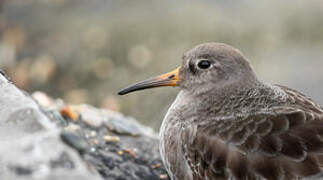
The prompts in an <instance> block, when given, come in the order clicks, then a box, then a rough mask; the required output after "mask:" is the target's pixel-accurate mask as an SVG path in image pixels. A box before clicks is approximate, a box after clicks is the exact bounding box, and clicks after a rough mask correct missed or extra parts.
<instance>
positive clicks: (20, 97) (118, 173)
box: [0, 73, 168, 180]
mask: <svg viewBox="0 0 323 180" xmlns="http://www.w3.org/2000/svg"><path fill="white" fill-rule="evenodd" d="M0 102H1V103H0V179H6V180H24V179H28V180H47V179H48V180H54V179H55V180H56V179H59V180H60V179H65V180H68V179H78V180H88V179H91V180H99V179H107V180H108V179H109V180H128V179H131V180H137V179H138V180H155V179H156V180H158V179H168V176H167V174H166V172H165V170H164V168H163V166H162V162H161V160H160V155H159V151H158V139H157V136H156V134H155V133H154V132H153V130H152V129H150V128H148V127H145V126H143V125H141V124H139V123H138V122H137V121H135V120H134V119H132V118H129V117H124V116H123V115H121V114H120V113H117V112H112V111H108V110H103V109H97V108H95V107H92V106H89V105H79V106H66V105H64V103H63V102H62V101H59V100H58V101H53V100H52V99H50V98H49V97H48V96H46V94H44V93H41V92H37V93H34V94H33V95H32V96H30V95H28V94H27V93H25V92H23V91H21V90H19V89H18V88H17V87H16V86H15V85H14V84H13V83H12V82H10V80H8V78H7V77H5V76H4V75H3V73H1V74H0ZM37 102H38V103H37Z"/></svg>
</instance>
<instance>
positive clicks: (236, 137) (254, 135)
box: [119, 43, 323, 180]
mask: <svg viewBox="0 0 323 180" xmlns="http://www.w3.org/2000/svg"><path fill="white" fill-rule="evenodd" d="M160 86H179V87H180V89H181V91H180V92H179V94H178V96H177V98H176V100H175V102H174V103H173V104H172V106H171V107H170V109H169V110H168V112H167V114H166V116H165V118H164V120H163V123H162V126H161V129H160V152H161V155H162V158H163V162H164V165H165V167H166V169H167V171H168V173H169V175H170V177H171V178H172V179H173V180H215V179H236V180H244V179H245V180H263V179H268V180H279V179H307V178H311V179H318V178H319V177H320V176H321V175H322V170H323V169H322V168H323V110H322V108H321V107H320V106H319V105H318V104H316V103H315V102H314V101H312V100H311V99H310V98H308V97H306V96H305V95H303V94H301V93H299V92H297V91H295V90H292V89H289V88H287V87H284V86H280V85H270V84H267V83H264V82H262V81H260V80H259V79H258V78H257V76H256V74H255V73H254V71H253V68H252V67H251V65H250V63H249V61H248V60H247V59H246V58H245V57H244V56H243V55H242V53H241V52H240V51H239V50H237V49H235V48H233V47H231V46H228V45H225V44H221V43H205V44H201V45H198V46H196V47H194V48H193V49H192V50H190V51H188V52H187V53H185V54H184V56H183V62H182V65H181V67H180V68H179V69H176V70H175V71H173V72H171V73H167V74H164V75H161V76H158V77H156V78H151V79H148V80H146V81H142V82H140V83H137V84H134V85H131V86H129V87H127V88H125V89H123V90H121V91H120V92H119V94H120V95H123V94H127V93H129V92H133V91H137V90H142V89H146V88H152V87H160Z"/></svg>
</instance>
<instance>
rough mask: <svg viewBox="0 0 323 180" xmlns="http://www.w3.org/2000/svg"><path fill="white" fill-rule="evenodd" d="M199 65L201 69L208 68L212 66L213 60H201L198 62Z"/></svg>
mask: <svg viewBox="0 0 323 180" xmlns="http://www.w3.org/2000/svg"><path fill="white" fill-rule="evenodd" d="M197 66H198V67H199V68H200V69H207V68H209V67H210V66H211V62H210V61H209V60H201V61H200V62H198V64H197Z"/></svg>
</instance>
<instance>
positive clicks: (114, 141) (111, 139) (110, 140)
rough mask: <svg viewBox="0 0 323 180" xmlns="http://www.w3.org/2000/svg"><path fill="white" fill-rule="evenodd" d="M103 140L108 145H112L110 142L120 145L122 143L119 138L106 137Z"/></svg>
mask: <svg viewBox="0 0 323 180" xmlns="http://www.w3.org/2000/svg"><path fill="white" fill-rule="evenodd" d="M103 139H104V140H105V142H107V143H110V142H112V143H118V142H120V138H119V137H118V136H104V137H103Z"/></svg>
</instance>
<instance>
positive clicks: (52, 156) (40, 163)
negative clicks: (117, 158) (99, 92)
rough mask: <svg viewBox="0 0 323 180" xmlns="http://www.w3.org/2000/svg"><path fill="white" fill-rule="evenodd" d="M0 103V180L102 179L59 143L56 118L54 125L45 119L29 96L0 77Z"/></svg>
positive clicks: (3, 77)
mask: <svg viewBox="0 0 323 180" xmlns="http://www.w3.org/2000/svg"><path fill="white" fill-rule="evenodd" d="M0 102H1V103H0V117H1V118H0V179H3V180H24V179H26V180H27V179H28V180H47V179H48V180H54V179H55V180H56V179H57V180H59V179H78V180H88V179H94V180H99V179H102V177H101V176H100V175H99V174H98V173H97V171H96V170H95V169H92V170H91V169H89V168H88V165H87V164H86V163H85V162H84V161H83V160H82V158H81V157H80V156H79V154H78V153H77V151H75V150H74V149H73V148H70V147H69V146H67V145H66V144H65V143H64V142H63V141H62V140H61V138H60V128H58V127H57V126H55V123H54V122H59V120H57V117H56V116H57V114H56V116H53V117H56V118H55V120H56V121H53V119H50V118H48V116H47V113H44V110H43V109H41V108H40V107H39V106H38V104H37V103H36V102H35V101H34V100H33V99H32V98H31V96H29V95H28V94H26V93H24V92H23V91H21V90H19V89H18V88H17V87H16V86H15V85H14V84H12V83H11V82H10V81H8V80H7V79H6V77H5V76H3V75H2V74H0ZM54 114H55V113H54ZM62 120H64V119H61V120H60V121H62Z"/></svg>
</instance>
